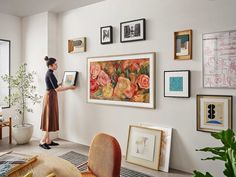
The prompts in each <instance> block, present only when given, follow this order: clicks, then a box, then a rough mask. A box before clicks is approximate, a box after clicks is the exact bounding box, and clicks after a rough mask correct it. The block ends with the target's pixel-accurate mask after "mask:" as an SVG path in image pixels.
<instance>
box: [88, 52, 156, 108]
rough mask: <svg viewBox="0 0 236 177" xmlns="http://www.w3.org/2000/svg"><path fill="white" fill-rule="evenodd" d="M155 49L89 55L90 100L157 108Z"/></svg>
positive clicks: (92, 101)
mask: <svg viewBox="0 0 236 177" xmlns="http://www.w3.org/2000/svg"><path fill="white" fill-rule="evenodd" d="M154 59H155V53H139V54H129V55H115V56H103V57H91V58H88V66H87V77H88V79H87V84H88V88H87V93H88V102H89V103H100V104H109V105H122V106H132V107H144V108H154V85H155V84H154V66H155V65H154Z"/></svg>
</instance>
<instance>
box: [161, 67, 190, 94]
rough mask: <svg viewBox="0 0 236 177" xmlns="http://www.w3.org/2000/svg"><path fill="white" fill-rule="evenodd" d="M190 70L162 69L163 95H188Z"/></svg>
mask: <svg viewBox="0 0 236 177" xmlns="http://www.w3.org/2000/svg"><path fill="white" fill-rule="evenodd" d="M190 73H191V72H190V70H175V71H164V97H180V98H189V97H190V80H191V79H190Z"/></svg>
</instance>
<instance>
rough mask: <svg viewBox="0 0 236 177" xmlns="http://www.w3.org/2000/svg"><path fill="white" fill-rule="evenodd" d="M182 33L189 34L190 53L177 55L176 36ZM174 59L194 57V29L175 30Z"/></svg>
mask: <svg viewBox="0 0 236 177" xmlns="http://www.w3.org/2000/svg"><path fill="white" fill-rule="evenodd" d="M180 35H189V46H188V55H182V56H177V55H176V52H177V51H176V37H177V36H180ZM174 59H175V60H191V59H192V30H191V29H188V30H184V31H177V32H174Z"/></svg>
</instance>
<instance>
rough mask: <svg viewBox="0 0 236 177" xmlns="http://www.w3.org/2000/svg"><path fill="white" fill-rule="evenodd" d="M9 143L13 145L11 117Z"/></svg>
mask: <svg viewBox="0 0 236 177" xmlns="http://www.w3.org/2000/svg"><path fill="white" fill-rule="evenodd" d="M9 143H10V144H11V143H12V121H11V117H10V118H9Z"/></svg>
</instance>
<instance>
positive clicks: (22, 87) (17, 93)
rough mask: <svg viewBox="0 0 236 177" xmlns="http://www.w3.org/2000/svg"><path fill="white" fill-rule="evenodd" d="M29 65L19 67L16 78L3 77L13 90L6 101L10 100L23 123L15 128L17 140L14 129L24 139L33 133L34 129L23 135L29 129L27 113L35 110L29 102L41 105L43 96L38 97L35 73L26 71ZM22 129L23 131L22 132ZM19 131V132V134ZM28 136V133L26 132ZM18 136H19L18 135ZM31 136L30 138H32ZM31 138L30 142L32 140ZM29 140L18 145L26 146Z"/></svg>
mask: <svg viewBox="0 0 236 177" xmlns="http://www.w3.org/2000/svg"><path fill="white" fill-rule="evenodd" d="M26 67H27V64H26V63H24V64H22V65H20V66H19V68H18V70H17V72H16V74H15V75H14V76H9V75H7V74H6V75H4V76H1V78H2V79H3V81H5V82H7V83H8V84H9V87H10V89H11V93H10V97H9V96H7V97H5V99H4V100H5V101H6V102H9V100H10V103H9V104H10V106H13V107H15V108H16V109H15V110H16V111H17V113H18V114H19V115H20V118H21V121H20V124H18V125H15V126H14V127H13V137H14V139H15V140H16V138H15V136H14V128H15V129H17V130H15V131H17V132H16V134H20V136H21V137H22V138H23V137H24V136H28V135H29V134H31V136H32V132H33V128H31V130H30V131H31V132H28V135H23V134H24V133H23V131H25V130H26V129H27V127H29V124H26V123H25V113H26V112H33V109H32V108H30V106H29V104H28V103H29V101H31V102H32V103H33V104H36V103H40V100H41V96H40V95H38V94H37V93H35V92H36V86H34V84H33V83H34V75H35V74H36V73H35V72H28V71H27V70H26ZM20 129H21V130H20ZM18 131H19V132H18ZM26 134H27V132H26ZM16 136H17V135H16ZM31 136H30V138H31ZM30 138H29V140H30ZM29 140H24V141H23V140H22V141H21V140H20V142H18V141H17V140H16V141H17V143H18V144H25V143H27V142H25V141H28V142H29Z"/></svg>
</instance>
